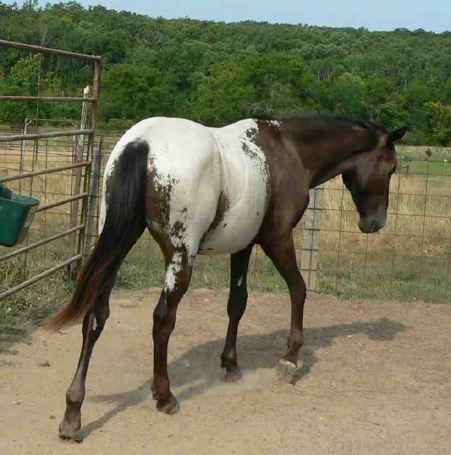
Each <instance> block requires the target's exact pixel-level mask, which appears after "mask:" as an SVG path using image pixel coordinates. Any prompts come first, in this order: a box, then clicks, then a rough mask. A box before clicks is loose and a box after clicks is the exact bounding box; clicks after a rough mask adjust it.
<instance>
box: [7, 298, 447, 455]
mask: <svg viewBox="0 0 451 455" xmlns="http://www.w3.org/2000/svg"><path fill="white" fill-rule="evenodd" d="M157 295H158V291H156V290H152V291H142V292H134V293H124V292H119V293H116V294H115V295H114V297H113V299H112V316H111V317H110V320H109V321H108V324H107V328H106V329H105V331H104V334H103V335H102V337H101V339H100V341H99V342H98V344H97V346H96V350H95V352H94V357H93V362H92V364H91V369H90V372H89V375H88V385H87V397H86V400H85V403H84V407H83V412H82V417H83V425H84V426H83V430H82V431H83V435H84V437H85V440H84V442H83V444H81V445H79V444H75V443H70V442H69V443H68V442H61V441H59V440H58V437H57V426H58V422H59V420H60V418H61V416H62V412H63V409H64V393H65V389H66V387H67V385H68V383H69V381H70V379H71V377H72V374H73V372H74V368H75V363H76V359H77V357H78V353H79V347H80V327H79V326H78V327H74V328H71V329H70V330H67V331H66V332H64V333H60V334H56V335H48V334H46V333H43V332H42V331H37V332H35V333H34V334H33V336H32V337H31V340H30V343H29V344H25V343H24V344H18V345H15V346H13V347H12V348H11V351H10V352H9V353H7V352H6V353H2V354H1V356H0V387H1V388H0V453H1V454H3V455H7V454H8V455H9V454H28V453H30V454H31V453H32V454H121V455H124V454H141V453H143V454H144V453H146V454H182V455H184V454H191V453H196V454H233V453H236V454H311V455H315V454H347V455H348V454H354V453H355V454H384V455H387V454H409V455H410V454H450V453H451V354H450V349H451V348H450V347H451V305H449V306H446V305H426V304H420V303H418V304H405V305H403V304H395V303H382V302H372V303H368V302H363V301H354V302H340V301H337V300H335V299H333V298H329V297H324V296H316V295H311V296H310V297H309V299H308V304H307V308H306V317H305V320H306V338H307V341H306V344H305V347H304V348H303V350H302V356H301V357H302V360H303V361H304V364H305V373H304V376H303V377H302V378H301V379H300V381H299V382H298V383H297V384H296V385H295V386H292V385H287V384H279V383H278V381H277V379H276V373H275V370H274V369H273V366H274V365H275V363H276V361H277V360H278V358H279V356H280V355H281V354H282V353H283V350H284V347H285V337H286V334H287V326H288V317H289V304H288V298H287V297H286V296H283V295H282V296H281V295H268V294H251V296H250V301H249V306H248V310H247V313H246V315H245V316H244V319H243V322H242V325H241V332H240V335H241V336H240V338H239V361H240V363H241V365H242V367H244V373H245V374H244V377H243V379H242V380H241V382H239V383H238V384H225V383H223V382H222V380H221V378H222V375H223V372H222V371H221V370H220V368H219V359H218V358H219V354H220V352H221V349H222V344H223V336H224V333H225V328H226V322H227V319H226V318H227V317H226V311H225V301H226V294H225V293H219V294H215V293H213V292H211V291H205V290H195V291H191V292H190V293H189V295H188V296H187V297H186V298H185V300H184V301H183V302H182V304H181V307H180V311H179V318H178V321H177V327H176V330H175V332H174V334H173V337H172V339H171V343H170V352H171V355H170V367H169V368H170V370H169V371H170V375H171V378H172V383H173V389H174V391H175V393H176V394H177V396H178V398H179V399H180V403H181V411H180V412H179V413H178V414H176V415H174V416H167V415H162V414H159V413H157V411H156V409H155V406H154V402H153V401H152V399H151V396H150V391H149V379H150V378H151V376H152V368H151V363H152V354H151V336H150V326H151V314H152V308H153V305H154V303H155V302H156V300H157Z"/></svg>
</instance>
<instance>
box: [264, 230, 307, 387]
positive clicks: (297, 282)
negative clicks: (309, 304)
mask: <svg viewBox="0 0 451 455" xmlns="http://www.w3.org/2000/svg"><path fill="white" fill-rule="evenodd" d="M262 247H263V250H264V251H265V253H266V254H267V255H268V257H269V258H270V259H271V261H272V262H273V264H274V265H275V267H276V268H277V270H278V271H279V273H280V274H281V275H282V277H283V279H284V280H285V282H286V283H287V286H288V290H289V292H290V298H291V327H290V335H289V337H288V351H287V353H286V354H285V355H284V356H283V358H282V359H281V360H280V361H279V365H278V374H279V377H280V379H281V380H283V381H286V382H290V383H294V382H295V380H296V377H297V375H298V374H299V372H300V369H299V368H297V362H298V353H299V349H300V348H301V346H302V344H303V341H304V338H303V313H304V302H305V297H306V286H305V282H304V279H303V278H302V275H301V273H300V272H299V269H298V266H297V263H296V252H295V249H294V243H293V236H292V235H290V236H289V237H288V238H287V239H286V240H285V241H282V242H271V243H265V244H262Z"/></svg>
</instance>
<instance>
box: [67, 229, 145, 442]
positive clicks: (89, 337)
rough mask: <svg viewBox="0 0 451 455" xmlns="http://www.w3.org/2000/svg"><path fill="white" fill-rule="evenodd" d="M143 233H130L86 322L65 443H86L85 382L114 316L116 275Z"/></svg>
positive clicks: (69, 396) (70, 390) (69, 395)
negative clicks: (111, 303)
mask: <svg viewBox="0 0 451 455" xmlns="http://www.w3.org/2000/svg"><path fill="white" fill-rule="evenodd" d="M143 230H144V227H143V226H140V225H139V224H136V226H134V227H133V228H131V229H130V232H129V236H128V239H127V242H126V244H124V245H123V246H122V252H121V254H120V256H119V258H118V261H117V263H116V266H115V268H114V270H112V272H111V274H110V276H109V277H108V279H107V280H106V281H105V283H104V285H103V289H102V291H101V294H100V296H99V300H98V303H97V304H96V305H94V307H93V309H92V310H90V311H89V312H88V313H87V314H86V315H85V317H84V319H83V326H82V334H83V344H82V348H81V353H80V357H79V360H78V365H77V370H76V371H75V375H74V377H73V379H72V382H71V384H70V386H69V388H68V389H67V391H66V411H65V412H64V417H63V421H62V422H61V424H60V426H59V436H60V438H62V439H73V440H75V441H77V442H81V441H82V435H81V434H80V433H79V431H78V430H79V429H80V427H81V413H80V410H81V405H82V403H83V400H84V396H85V381H86V375H87V373H88V367H89V361H90V359H91V354H92V351H93V349H94V345H95V343H96V341H97V340H98V338H99V336H100V334H101V333H102V330H103V328H104V326H105V322H106V320H107V319H108V316H109V314H110V310H109V299H110V294H111V290H112V288H113V285H114V281H115V278H116V274H117V272H118V270H119V267H120V265H121V263H122V261H123V260H124V258H125V256H126V255H127V254H128V252H129V251H130V249H131V248H132V246H133V245H134V244H135V242H136V241H137V240H138V238H139V237H140V236H141V234H142V232H143Z"/></svg>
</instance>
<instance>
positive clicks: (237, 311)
mask: <svg viewBox="0 0 451 455" xmlns="http://www.w3.org/2000/svg"><path fill="white" fill-rule="evenodd" d="M251 252H252V245H249V246H248V247H247V248H245V249H244V250H242V251H239V252H238V253H235V254H232V256H231V258H230V293H229V300H228V302H227V314H228V316H229V325H228V327H227V335H226V340H225V345H224V350H223V352H222V354H221V366H222V367H223V368H225V369H226V375H225V379H226V381H227V382H235V381H237V380H238V379H239V378H240V377H241V373H240V370H239V368H238V364H237V355H236V339H237V335H238V325H239V323H240V319H241V317H242V316H243V313H244V311H245V309H246V303H247V269H248V266H249V258H250V255H251Z"/></svg>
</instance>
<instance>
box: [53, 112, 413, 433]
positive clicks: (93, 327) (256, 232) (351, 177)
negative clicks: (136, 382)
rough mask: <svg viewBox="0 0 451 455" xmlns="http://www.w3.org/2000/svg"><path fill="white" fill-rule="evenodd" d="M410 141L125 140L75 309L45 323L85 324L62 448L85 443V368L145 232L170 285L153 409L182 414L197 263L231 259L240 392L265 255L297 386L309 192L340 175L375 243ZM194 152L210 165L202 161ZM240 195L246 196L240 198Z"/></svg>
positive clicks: (373, 129) (380, 136)
mask: <svg viewBox="0 0 451 455" xmlns="http://www.w3.org/2000/svg"><path fill="white" fill-rule="evenodd" d="M181 122H183V123H181ZM171 128H172V137H171V141H172V142H170V144H173V148H174V151H173V152H171V150H169V149H171V145H169V146H168V139H167V137H169V136H171V134H170V133H168V134H166V133H165V129H168V130H171ZM162 131H163V132H162ZM178 131H183V132H184V134H183V139H181V140H180V142H177V139H174V138H173V136H174V135H176V134H177V133H178ZM192 131H194V132H193V134H191V132H192ZM404 134H405V129H400V130H397V131H395V132H393V133H391V134H389V133H388V132H387V131H386V130H385V129H384V128H383V127H380V126H377V125H375V124H371V123H364V122H358V121H351V120H347V119H340V118H329V117H299V118H295V119H291V120H287V121H280V122H278V121H273V120H265V119H259V120H247V121H243V122H241V123H237V124H235V125H232V126H230V127H228V129H226V128H224V129H218V130H214V129H208V128H205V127H202V126H200V125H197V124H194V123H191V122H189V123H187V121H181V120H180V119H158V120H154V119H151V120H149V121H147V123H145V122H142V123H141V124H138V125H137V126H136V127H134V129H133V128H132V129H131V130H130V131H129V132H128V133H126V135H125V136H124V138H123V139H121V141H120V142H119V144H118V146H117V148H116V149H115V151H113V154H112V158H110V163H109V164H110V168H109V171H108V172H107V173H106V178H105V187H104V190H105V191H104V192H105V202H104V206H105V207H104V213H103V221H102V222H103V227H102V229H101V234H100V237H99V241H98V242H97V244H96V247H95V249H94V251H93V253H92V255H91V257H90V259H89V260H88V262H87V264H86V266H85V268H84V270H83V272H82V273H81V275H80V277H79V280H78V282H77V287H76V290H75V292H74V295H73V298H72V300H71V302H70V303H69V305H68V306H66V307H65V308H63V309H62V310H61V311H60V313H58V314H57V315H56V316H55V317H54V318H53V319H52V320H51V321H50V323H49V327H50V328H52V329H59V328H61V327H63V326H65V325H68V324H70V323H71V322H74V321H76V320H77V319H79V318H80V317H82V316H84V321H83V347H82V352H81V356H80V360H79V363H78V367H77V371H76V373H75V377H74V379H73V381H72V383H71V385H70V387H69V389H68V391H67V394H66V399H67V407H66V412H65V415H64V419H63V422H62V423H61V425H60V436H61V437H64V438H74V439H77V438H78V437H79V433H78V430H79V429H80V426H81V420H80V408H81V404H82V401H83V398H84V393H85V378H86V373H87V369H88V364H89V359H90V356H91V353H92V350H93V347H94V344H95V342H96V340H97V338H98V337H99V335H100V333H101V331H102V329H103V327H104V324H105V321H106V319H107V317H108V314H109V307H108V300H109V296H110V292H111V288H112V286H113V283H114V279H115V276H116V273H117V270H118V269H119V267H120V264H121V262H122V261H123V259H124V258H125V256H126V255H127V253H128V251H129V250H130V248H131V247H132V246H133V244H134V243H135V242H136V240H137V239H138V238H139V237H140V236H141V234H142V232H143V231H144V229H145V228H146V227H147V228H148V229H149V230H150V232H151V234H152V235H153V236H154V238H155V239H156V241H157V242H158V243H159V245H160V247H161V250H162V252H163V255H164V258H165V264H166V277H165V285H164V288H163V290H162V293H161V296H160V300H159V302H158V304H157V306H156V308H155V311H154V327H153V339H154V379H153V385H152V392H153V396H154V399H155V400H157V408H158V409H159V410H161V411H164V412H167V413H174V412H175V411H177V409H178V403H177V400H176V399H175V397H174V396H173V395H172V393H171V390H170V387H169V378H168V372H167V346H168V341H169V336H170V334H171V332H172V330H173V328H174V325H175V319H176V312H177V306H178V303H179V302H180V300H181V298H182V296H183V294H184V293H185V291H186V290H187V288H188V285H189V281H190V277H191V273H192V269H193V265H194V258H195V256H196V254H202V253H204V254H214V253H216V252H217V253H224V252H229V253H231V273H230V295H229V300H228V304H227V312H228V315H229V325H228V329H227V335H226V340H225V346H224V351H223V353H222V355H221V359H222V366H223V367H224V368H225V369H226V380H228V381H235V380H237V379H238V378H239V377H240V371H239V368H238V365H237V354H236V340H237V332H238V324H239V321H240V319H241V317H242V315H243V313H244V311H245V308H246V301H247V287H246V276H247V270H248V264H249V258H250V254H251V251H252V248H253V246H254V245H255V244H259V245H261V247H262V249H263V250H264V252H265V253H266V254H267V255H268V257H269V258H270V259H271V261H272V262H273V263H274V265H275V267H276V268H277V270H278V271H279V273H280V274H281V275H282V277H283V278H284V280H285V281H286V283H287V286H288V289H289V292H290V298H291V326H290V333H289V337H288V350H287V352H286V354H285V355H284V356H283V358H282V359H281V361H280V363H279V371H280V376H281V377H283V378H284V379H285V380H288V381H292V380H293V374H294V373H295V370H296V366H297V359H298V352H299V349H300V347H301V346H302V343H303V321H302V319H303V308H304V301H305V297H306V286H305V283H304V280H303V279H302V276H301V274H300V272H299V270H298V267H297V263H296V255H295V249H294V244H293V235H292V231H293V228H294V227H295V226H296V224H297V223H298V222H299V220H300V219H301V217H302V215H303V213H304V211H305V209H306V207H307V205H308V202H309V190H310V188H314V187H315V186H317V185H319V184H321V183H323V182H325V181H327V180H329V179H331V178H333V177H335V176H336V175H339V174H342V175H343V180H344V183H345V185H346V187H347V188H348V190H349V191H350V192H351V194H352V198H353V200H354V202H355V204H356V207H357V209H358V212H359V214H360V221H359V227H360V229H361V230H362V231H363V232H367V233H370V232H376V231H378V230H379V229H381V228H382V227H383V226H384V225H385V221H386V212H387V205H388V189H389V182H390V176H391V174H392V173H393V172H394V170H395V168H396V156H395V149H394V145H393V144H394V142H395V141H397V140H399V139H400V138H402V136H403V135H404ZM180 135H181V133H180ZM155 138H158V140H157V139H155ZM190 141H191V142H190ZM180 144H183V147H184V148H185V149H190V147H192V150H193V152H192V153H191V154H189V160H187V159H186V154H180V155H177V153H178V152H177V150H178V148H180ZM198 149H202V150H205V153H199V154H196V153H197V152H194V150H198ZM156 150H157V151H158V153H157V152H156ZM159 150H161V152H160V151H159ZM168 150H169V151H168ZM165 153H166V155H165ZM168 157H169V158H168ZM172 157H173V159H172ZM215 157H218V159H216V158H215ZM171 160H172V161H171ZM184 160H186V163H185V161H184ZM215 160H216V161H215ZM168 163H169V164H168ZM172 163H175V164H174V166H172V167H171V165H172ZM168 166H169V167H168ZM177 166H178V167H177ZM190 166H191V167H190ZM185 168H189V169H188V171H187V172H186V173H185V174H184V172H183V169H185ZM241 174H242V176H243V178H240V176H241ZM249 182H251V183H252V184H251V185H249ZM240 185H241V186H240ZM237 188H238V193H237ZM241 188H246V189H247V190H246V191H247V192H246V194H244V192H243V193H241V194H240V193H239V191H240V189H241ZM234 191H235V192H234ZM252 192H253V193H252ZM248 193H252V194H251V196H252V197H250V196H249V194H248ZM254 193H255V194H254ZM254 199H255V200H256V201H257V202H255V204H254V202H253V201H254ZM243 201H245V202H246V203H244V202H243ZM246 211H248V212H249V213H248V214H247V216H245V215H246ZM237 220H238V221H237ZM234 223H235V224H234ZM206 311H208V310H206Z"/></svg>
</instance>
